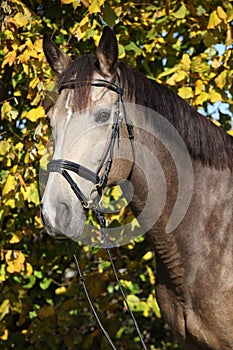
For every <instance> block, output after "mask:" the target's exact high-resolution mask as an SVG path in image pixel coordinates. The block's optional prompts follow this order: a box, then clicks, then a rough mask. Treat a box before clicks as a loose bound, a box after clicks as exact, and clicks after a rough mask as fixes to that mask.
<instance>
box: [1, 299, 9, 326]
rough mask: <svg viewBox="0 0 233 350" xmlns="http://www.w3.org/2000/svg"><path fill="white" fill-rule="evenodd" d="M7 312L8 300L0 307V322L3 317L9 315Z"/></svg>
mask: <svg viewBox="0 0 233 350" xmlns="http://www.w3.org/2000/svg"><path fill="white" fill-rule="evenodd" d="M9 311H10V300H9V299H5V300H3V302H2V304H1V305H0V321H1V320H3V319H4V317H5V316H6V315H7V314H8V313H9Z"/></svg>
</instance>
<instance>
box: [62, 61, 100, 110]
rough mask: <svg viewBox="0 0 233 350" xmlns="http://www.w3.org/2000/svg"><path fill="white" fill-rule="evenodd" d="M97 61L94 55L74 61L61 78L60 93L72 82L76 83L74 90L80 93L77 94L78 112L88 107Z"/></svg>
mask: <svg viewBox="0 0 233 350" xmlns="http://www.w3.org/2000/svg"><path fill="white" fill-rule="evenodd" d="M96 60H97V59H96V57H95V56H92V55H85V56H82V57H80V58H78V59H77V60H75V61H72V62H71V63H70V64H69V66H68V67H67V69H66V70H65V71H64V72H63V73H62V74H61V75H60V77H59V80H58V83H57V86H56V88H57V90H58V91H59V90H61V89H62V87H63V86H64V85H65V84H67V83H69V82H70V81H72V82H74V83H73V84H74V86H72V88H74V90H78V93H76V94H75V101H74V102H75V105H74V107H75V108H76V109H78V110H81V109H84V108H86V107H87V106H88V100H89V95H90V88H91V85H90V82H91V80H92V77H93V74H94V71H95V69H96V67H95V64H96Z"/></svg>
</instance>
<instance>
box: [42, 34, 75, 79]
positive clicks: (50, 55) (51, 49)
mask: <svg viewBox="0 0 233 350" xmlns="http://www.w3.org/2000/svg"><path fill="white" fill-rule="evenodd" d="M43 50H44V54H45V57H46V59H47V61H48V63H49V65H50V66H51V68H52V69H53V70H54V71H55V72H56V73H57V74H61V73H62V72H63V71H64V70H65V69H66V67H67V66H68V64H69V63H70V62H71V61H72V60H71V59H70V58H69V57H68V56H67V55H66V53H65V52H63V51H62V50H60V49H59V48H58V47H57V45H56V44H55V42H54V41H53V40H52V39H51V38H50V37H49V36H48V35H47V34H45V35H44V38H43Z"/></svg>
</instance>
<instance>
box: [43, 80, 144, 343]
mask: <svg viewBox="0 0 233 350" xmlns="http://www.w3.org/2000/svg"><path fill="white" fill-rule="evenodd" d="M90 85H91V86H95V87H104V88H107V89H109V90H111V91H113V92H115V93H117V94H118V99H117V102H116V109H115V111H114V120H113V125H112V134H111V138H110V140H109V143H108V146H107V148H106V150H105V152H104V155H103V158H102V160H101V162H100V164H99V166H98V169H97V171H96V172H93V171H92V170H90V169H88V168H86V167H84V166H83V165H81V164H78V163H74V162H71V161H68V160H65V159H53V160H51V161H50V162H49V164H48V172H49V173H50V172H57V173H59V174H61V175H62V176H64V178H65V179H66V180H67V181H68V183H69V184H70V186H71V188H72V190H73V191H74V193H75V195H76V196H77V198H78V199H79V201H80V202H81V204H82V206H83V208H84V210H89V209H92V210H93V212H94V213H95V215H96V218H97V220H98V222H99V224H100V227H101V233H102V236H103V240H104V246H105V249H106V250H107V253H108V256H109V259H110V262H111V265H112V269H113V273H114V276H115V278H116V282H117V284H118V286H119V289H120V291H121V294H122V296H123V299H124V302H125V304H126V306H127V308H128V311H129V313H130V316H131V318H132V320H133V323H134V326H135V328H136V331H137V333H138V335H139V338H140V341H141V344H142V347H143V349H144V350H146V345H145V343H144V340H143V337H142V334H141V332H140V329H139V327H138V323H137V321H136V319H135V317H134V315H133V313H132V311H131V309H130V306H129V304H128V301H127V298H126V295H125V293H124V291H123V288H122V285H121V283H120V280H119V278H118V275H117V270H116V267H115V265H114V262H113V259H112V256H111V253H110V250H109V248H108V244H107V239H106V222H105V218H104V216H103V213H102V212H101V210H100V208H99V203H98V202H99V201H97V203H95V201H90V200H88V199H87V198H86V196H85V195H84V193H83V192H82V191H81V189H80V188H79V186H78V185H77V184H76V182H75V181H74V180H73V178H72V176H71V175H70V174H69V173H68V171H71V172H74V173H76V174H77V175H78V176H80V177H82V178H84V179H86V180H88V181H90V182H92V183H93V184H94V187H95V188H96V190H97V191H98V193H99V195H101V194H102V191H103V189H104V187H105V186H106V183H107V180H108V175H109V173H110V171H111V167H112V162H113V159H114V148H115V144H116V141H117V140H118V142H120V129H121V125H122V122H123V119H124V121H125V123H126V127H127V131H128V138H129V140H130V143H131V149H132V166H131V170H130V172H129V175H128V178H127V179H128V180H130V177H131V175H132V172H133V167H134V164H135V153H134V144H133V141H134V130H133V124H132V123H131V122H130V121H129V120H128V118H127V114H126V109H125V105H124V102H123V89H122V88H121V87H120V86H118V85H115V84H113V83H111V82H108V81H107V80H102V79H96V80H93V81H92V82H91V83H90ZM75 87H76V81H75V80H71V81H69V82H68V83H65V84H62V86H61V87H60V89H59V93H60V92H61V91H62V90H63V89H74V88H75ZM105 164H106V165H105ZM104 165H105V169H104V171H103V172H102V175H101V176H100V172H101V170H102V169H103V167H104ZM68 243H69V246H70V249H71V252H72V255H73V257H74V261H75V264H76V267H77V270H78V274H79V278H80V281H81V283H82V285H83V288H84V291H85V294H86V297H87V300H88V302H89V305H90V307H91V310H92V311H93V313H94V316H95V318H96V320H97V322H98V324H99V326H100V328H101V329H102V331H103V333H104V335H105V337H106V338H107V340H108V342H109V343H110V345H111V347H112V349H113V350H116V347H115V345H114V343H113V341H112V339H111V338H110V336H109V334H108V332H107V331H106V330H105V328H104V327H103V325H102V323H101V321H100V319H99V317H98V315H97V313H96V311H95V308H94V305H93V303H92V301H91V299H90V296H89V293H88V290H87V288H86V285H85V281H84V277H83V274H82V271H81V269H80V266H79V263H78V259H77V255H76V251H75V248H74V246H73V243H72V241H71V240H68Z"/></svg>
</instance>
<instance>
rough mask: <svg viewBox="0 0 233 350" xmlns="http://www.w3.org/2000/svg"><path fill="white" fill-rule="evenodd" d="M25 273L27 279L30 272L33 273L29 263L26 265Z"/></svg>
mask: <svg viewBox="0 0 233 350" xmlns="http://www.w3.org/2000/svg"><path fill="white" fill-rule="evenodd" d="M25 265H26V273H25V276H27V277H29V276H31V275H32V272H33V267H32V265H31V264H30V263H28V262H27V263H26V264H25Z"/></svg>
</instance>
